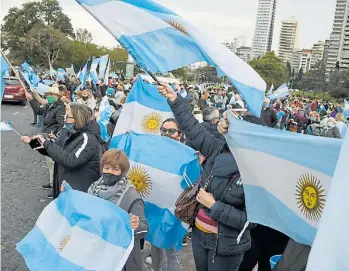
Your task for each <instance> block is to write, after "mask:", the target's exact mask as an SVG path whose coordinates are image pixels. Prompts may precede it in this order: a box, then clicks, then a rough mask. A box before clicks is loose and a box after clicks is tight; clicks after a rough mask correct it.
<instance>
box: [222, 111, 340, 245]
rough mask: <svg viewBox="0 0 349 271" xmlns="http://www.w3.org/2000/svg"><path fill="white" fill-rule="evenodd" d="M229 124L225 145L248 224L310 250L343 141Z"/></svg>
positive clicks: (235, 121)
mask: <svg viewBox="0 0 349 271" xmlns="http://www.w3.org/2000/svg"><path fill="white" fill-rule="evenodd" d="M228 119H229V132H228V134H227V135H226V140H227V143H228V145H229V148H230V150H231V152H232V153H233V155H234V157H235V159H236V161H237V164H238V167H239V170H240V173H241V176H242V182H243V186H244V192H245V198H246V211H247V218H248V221H250V222H254V223H258V224H262V225H265V226H268V227H271V228H274V229H276V230H278V231H280V232H283V233H284V234H286V235H288V236H289V237H291V238H292V239H294V240H295V241H297V242H298V243H301V244H305V245H311V244H312V242H313V240H314V237H315V234H316V231H317V228H318V224H319V221H320V218H321V214H322V211H323V208H324V205H325V202H326V195H327V193H328V190H329V188H330V184H331V181H332V177H333V174H334V171H335V167H336V163H337V160H338V156H339V151H340V148H341V144H342V140H340V139H333V138H325V137H317V136H310V135H303V134H297V133H290V132H287V131H282V130H277V129H271V128H269V127H264V126H261V125H256V124H253V123H249V122H246V121H243V120H240V119H237V118H235V117H233V116H232V115H231V114H228Z"/></svg>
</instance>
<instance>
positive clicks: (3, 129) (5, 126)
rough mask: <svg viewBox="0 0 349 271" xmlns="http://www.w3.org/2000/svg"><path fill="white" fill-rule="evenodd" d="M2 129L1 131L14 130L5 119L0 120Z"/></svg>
mask: <svg viewBox="0 0 349 271" xmlns="http://www.w3.org/2000/svg"><path fill="white" fill-rule="evenodd" d="M0 131H1V132H8V131H13V129H12V127H11V125H10V124H9V123H7V122H5V121H1V122H0Z"/></svg>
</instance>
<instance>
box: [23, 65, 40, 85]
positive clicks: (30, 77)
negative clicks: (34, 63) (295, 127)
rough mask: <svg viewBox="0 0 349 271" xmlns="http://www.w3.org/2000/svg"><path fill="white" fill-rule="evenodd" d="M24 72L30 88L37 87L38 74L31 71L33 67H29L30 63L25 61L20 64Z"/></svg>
mask: <svg viewBox="0 0 349 271" xmlns="http://www.w3.org/2000/svg"><path fill="white" fill-rule="evenodd" d="M21 67H22V69H23V71H24V74H26V80H27V82H28V84H29V85H30V88H31V89H33V88H37V87H38V84H39V82H40V78H39V76H37V75H36V73H35V72H34V71H33V69H32V68H31V67H30V65H29V64H28V63H27V62H26V61H25V62H24V63H22V65H21Z"/></svg>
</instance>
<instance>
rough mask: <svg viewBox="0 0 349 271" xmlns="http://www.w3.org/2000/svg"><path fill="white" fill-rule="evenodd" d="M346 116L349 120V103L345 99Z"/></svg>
mask: <svg viewBox="0 0 349 271" xmlns="http://www.w3.org/2000/svg"><path fill="white" fill-rule="evenodd" d="M344 116H345V117H346V118H349V102H348V101H347V100H345V99H344Z"/></svg>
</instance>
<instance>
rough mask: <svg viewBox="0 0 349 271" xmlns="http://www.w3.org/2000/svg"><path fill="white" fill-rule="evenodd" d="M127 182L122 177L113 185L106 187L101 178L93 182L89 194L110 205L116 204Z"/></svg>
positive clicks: (126, 186)
mask: <svg viewBox="0 0 349 271" xmlns="http://www.w3.org/2000/svg"><path fill="white" fill-rule="evenodd" d="M128 184H129V182H128V180H127V179H126V178H125V177H122V178H121V180H120V181H118V182H117V183H116V184H115V185H112V186H108V185H106V184H105V183H104V180H103V176H102V177H101V178H99V180H98V181H96V182H94V183H93V184H92V185H91V187H90V188H89V191H88V192H89V194H92V195H94V196H96V197H99V198H102V199H105V200H108V201H110V202H112V203H115V204H116V203H118V201H119V199H120V197H121V195H122V193H123V192H124V191H125V189H126V188H128Z"/></svg>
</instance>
